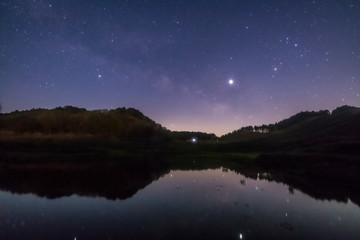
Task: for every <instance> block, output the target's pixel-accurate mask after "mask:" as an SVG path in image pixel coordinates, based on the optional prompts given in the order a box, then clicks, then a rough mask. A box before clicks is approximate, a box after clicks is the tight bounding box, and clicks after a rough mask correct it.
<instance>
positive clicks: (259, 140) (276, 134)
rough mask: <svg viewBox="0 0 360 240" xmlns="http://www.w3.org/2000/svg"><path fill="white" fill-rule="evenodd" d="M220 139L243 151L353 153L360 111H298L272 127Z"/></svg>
mask: <svg viewBox="0 0 360 240" xmlns="http://www.w3.org/2000/svg"><path fill="white" fill-rule="evenodd" d="M221 140H222V141H223V142H227V143H231V144H230V145H236V146H238V147H241V148H242V149H244V150H246V149H248V150H257V151H265V152H267V151H271V152H274V151H287V152H289V151H295V152H296V151H301V152H328V153H329V152H331V153H338V154H355V153H359V152H360V108H357V107H351V106H342V107H339V108H337V109H335V110H334V111H333V112H331V113H330V112H329V111H328V110H323V111H318V112H301V113H298V114H296V115H294V116H292V117H290V118H288V119H284V120H282V121H280V122H278V123H275V124H269V125H262V126H255V127H252V126H248V127H244V128H241V129H239V130H236V131H234V132H232V133H229V134H226V135H224V136H222V137H221Z"/></svg>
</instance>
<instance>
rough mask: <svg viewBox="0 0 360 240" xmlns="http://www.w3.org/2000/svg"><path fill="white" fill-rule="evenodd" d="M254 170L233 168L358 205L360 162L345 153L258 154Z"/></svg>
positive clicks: (323, 197)
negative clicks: (334, 154) (333, 154)
mask: <svg viewBox="0 0 360 240" xmlns="http://www.w3.org/2000/svg"><path fill="white" fill-rule="evenodd" d="M255 169H257V170H254V169H253V170H252V171H249V169H247V168H245V169H243V168H237V169H236V168H235V169H233V170H234V171H236V172H238V173H240V174H242V175H244V176H245V177H247V178H252V179H257V178H258V179H265V180H268V181H275V182H279V183H283V184H285V185H288V186H289V192H290V193H294V192H296V190H300V191H301V192H303V193H305V194H308V195H309V196H311V197H313V198H315V199H319V200H336V201H339V202H347V201H348V200H349V199H350V200H351V201H352V202H353V203H355V204H357V205H358V206H360V191H359V190H358V189H359V187H358V185H357V184H356V183H359V182H360V175H359V174H358V173H359V171H360V162H359V161H358V159H357V158H352V157H344V156H332V155H330V156H319V155H312V156H311V155H309V156H296V155H293V156H290V155H286V156H279V155H277V156H271V155H269V156H265V155H264V156H261V157H260V158H259V159H258V160H257V166H256V168H255Z"/></svg>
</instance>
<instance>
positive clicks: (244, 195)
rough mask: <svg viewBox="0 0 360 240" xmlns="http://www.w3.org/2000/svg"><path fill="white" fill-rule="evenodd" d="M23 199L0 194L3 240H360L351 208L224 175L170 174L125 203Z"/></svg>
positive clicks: (222, 171) (357, 216) (90, 198)
mask: <svg viewBox="0 0 360 240" xmlns="http://www.w3.org/2000/svg"><path fill="white" fill-rule="evenodd" d="M122 184H123V183H122ZM125 184H127V183H125ZM129 184H131V182H129ZM19 188H20V187H19V186H18V189H19ZM69 188H71V186H70V185H69ZM14 192H18V193H14ZM19 192H21V191H19V190H17V191H12V190H9V189H6V190H4V189H3V191H0V203H1V204H0V239H23V240H28V239H34V240H35V239H36V240H39V239H68V240H85V239H234V240H235V239H348V240H349V239H360V208H359V206H358V205H356V204H354V203H353V202H351V201H350V200H348V201H347V202H337V201H335V200H317V199H315V198H313V197H311V196H309V195H307V194H304V193H302V192H301V191H299V190H297V189H296V188H295V189H294V188H291V187H289V186H287V185H286V184H284V183H277V182H274V181H268V180H266V179H260V178H256V177H255V178H247V177H245V176H244V175H241V174H239V173H236V172H234V171H232V170H229V169H226V168H218V169H208V170H169V171H165V172H164V173H162V174H161V175H160V176H158V177H155V178H153V179H152V180H151V181H149V182H148V183H146V184H144V185H142V186H141V187H139V188H138V189H137V190H136V191H134V192H132V193H131V194H129V195H126V197H123V198H119V197H113V198H109V197H104V196H100V195H98V196H96V195H94V194H91V193H88V194H84V193H81V194H76V193H71V194H69V195H66V194H65V195H63V196H57V197H51V198H50V197H48V196H47V197H40V195H41V194H40V195H39V194H34V193H21V194H20V193H19ZM23 192H26V191H23ZM43 195H44V196H46V194H43ZM86 195H87V196H86ZM113 196H115V195H113Z"/></svg>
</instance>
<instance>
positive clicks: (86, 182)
mask: <svg viewBox="0 0 360 240" xmlns="http://www.w3.org/2000/svg"><path fill="white" fill-rule="evenodd" d="M168 171H169V169H168V168H165V167H162V166H161V165H159V164H154V162H152V163H151V164H149V163H148V162H146V161H136V162H132V163H129V162H127V163H112V162H108V163H105V164H104V163H101V164H99V163H94V164H51V165H44V164H41V165H34V164H31V165H30V164H29V165H26V166H24V165H21V166H19V167H17V166H16V165H12V166H8V167H1V168H0V188H1V189H2V190H4V191H10V192H12V193H18V194H26V193H32V194H36V195H38V196H40V197H46V198H50V199H53V198H59V197H64V196H70V195H73V194H76V195H80V196H99V197H105V198H107V199H127V198H129V197H131V196H133V195H134V194H135V193H136V192H138V191H139V190H140V189H143V188H145V187H146V186H147V185H149V184H150V183H152V182H153V181H154V180H157V179H158V178H159V177H161V176H162V175H164V174H166V173H168Z"/></svg>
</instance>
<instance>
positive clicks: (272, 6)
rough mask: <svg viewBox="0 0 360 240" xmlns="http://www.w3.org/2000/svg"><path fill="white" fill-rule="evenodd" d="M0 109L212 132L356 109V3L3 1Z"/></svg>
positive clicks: (359, 98)
mask: <svg viewBox="0 0 360 240" xmlns="http://www.w3.org/2000/svg"><path fill="white" fill-rule="evenodd" d="M0 104H1V105H2V112H11V111H14V110H25V109H31V108H54V107H57V106H65V105H73V106H77V107H84V108H87V109H114V108H117V107H134V108H136V109H139V110H140V111H141V112H143V113H144V114H145V115H147V116H149V117H150V118H151V119H153V120H154V121H156V122H158V123H160V124H162V125H163V126H164V127H166V128H168V129H170V130H189V131H205V132H212V133H215V134H217V135H219V136H220V135H221V134H224V133H227V132H230V131H233V130H235V129H239V128H241V127H243V126H247V125H261V124H266V123H275V122H277V121H279V120H282V119H284V118H287V117H289V116H291V115H293V114H295V113H297V112H300V111H306V110H321V109H329V110H333V109H334V108H336V107H338V106H341V105H353V106H354V105H355V106H359V105H360V1H355V0H354V1H350V0H338V1H320V0H314V1H312V0H311V1H306V0H304V1H300V0H298V1H290V0H283V1H281V0H279V1H271V0H263V1H256V0H248V1H247V0H242V1H240V0H239V1H235V0H232V1H230V0H223V1H220V0H219V1H210V0H206V1H205V0H204V1H196V0H189V1H166V0H163V1H150V0H148V1H136V0H134V1H121V0H118V1H115V0H113V1H98V0H97V1H95V0H58V1H55V0H53V1H46V0H31V1H30V0H4V1H0Z"/></svg>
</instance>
